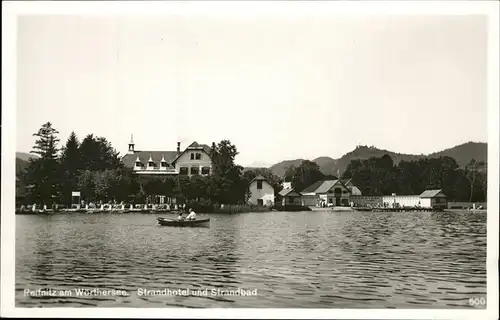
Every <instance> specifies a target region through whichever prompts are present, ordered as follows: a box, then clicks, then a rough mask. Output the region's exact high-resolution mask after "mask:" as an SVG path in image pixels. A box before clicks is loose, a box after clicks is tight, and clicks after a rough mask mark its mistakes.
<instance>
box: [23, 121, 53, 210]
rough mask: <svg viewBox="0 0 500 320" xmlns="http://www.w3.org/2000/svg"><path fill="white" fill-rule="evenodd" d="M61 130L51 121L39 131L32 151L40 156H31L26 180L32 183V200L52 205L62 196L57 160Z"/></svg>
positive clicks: (30, 197)
mask: <svg viewBox="0 0 500 320" xmlns="http://www.w3.org/2000/svg"><path fill="white" fill-rule="evenodd" d="M57 134H59V132H58V131H57V130H56V129H54V128H53V127H52V124H51V123H50V122H47V123H45V124H43V125H42V127H41V128H40V129H39V130H38V132H37V133H34V134H33V136H36V137H37V139H36V141H35V144H34V146H33V151H31V153H34V154H37V155H39V158H31V159H30V161H29V165H28V168H27V172H26V176H25V177H24V178H25V181H26V183H27V184H28V185H30V189H29V190H30V191H29V195H28V198H29V199H30V200H31V201H36V202H41V203H42V204H47V205H51V204H52V203H53V201H54V200H55V199H56V198H58V197H60V193H61V187H60V184H61V178H60V175H59V166H58V162H57V153H58V151H59V150H58V147H57V144H58V143H59V138H58V137H57Z"/></svg>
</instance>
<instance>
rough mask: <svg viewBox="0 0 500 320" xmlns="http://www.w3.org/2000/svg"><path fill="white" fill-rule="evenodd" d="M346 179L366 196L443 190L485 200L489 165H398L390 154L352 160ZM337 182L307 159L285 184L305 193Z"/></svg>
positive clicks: (444, 161) (446, 160)
mask: <svg viewBox="0 0 500 320" xmlns="http://www.w3.org/2000/svg"><path fill="white" fill-rule="evenodd" d="M341 178H343V179H351V178H352V180H353V183H354V184H355V185H356V186H357V187H358V188H360V190H361V191H362V193H363V195H367V196H376V195H389V194H392V193H396V194H402V195H416V194H421V193H422V192H423V191H425V190H427V189H442V190H443V191H444V193H445V194H446V195H447V197H448V199H450V200H454V201H473V202H482V201H486V196H487V192H486V190H487V172H486V164H485V163H484V162H481V161H475V160H472V161H471V162H470V163H469V164H468V165H467V166H465V168H464V169H462V168H460V166H459V165H458V164H457V162H456V161H455V159H453V158H451V157H440V158H423V159H418V160H415V161H405V160H401V161H399V163H398V165H395V164H394V162H393V160H392V158H391V157H390V156H389V155H387V154H386V155H383V156H382V157H371V158H369V159H366V160H352V161H351V162H350V163H349V164H348V166H347V169H346V170H345V171H344V173H343V175H342V177H341ZM327 179H336V177H332V176H325V175H324V174H322V173H321V171H320V168H319V166H318V165H317V164H316V163H315V162H312V161H308V160H304V161H302V163H301V164H300V166H298V167H295V166H291V167H290V168H288V170H287V171H286V174H285V181H289V182H291V183H292V186H293V187H294V188H295V189H296V190H298V191H302V190H304V189H305V188H307V187H308V186H310V185H312V184H313V183H315V182H317V181H321V180H327Z"/></svg>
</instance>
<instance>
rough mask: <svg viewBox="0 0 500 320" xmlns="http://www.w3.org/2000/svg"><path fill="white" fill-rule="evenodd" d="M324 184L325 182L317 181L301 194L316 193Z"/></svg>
mask: <svg viewBox="0 0 500 320" xmlns="http://www.w3.org/2000/svg"><path fill="white" fill-rule="evenodd" d="M322 184H323V181H316V182H315V183H313V184H311V185H310V186H309V187H307V188H305V189H304V190H302V191H301V192H300V193H309V192H315V191H316V189H318V187H319V186H320V185H322Z"/></svg>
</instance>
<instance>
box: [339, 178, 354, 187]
mask: <svg viewBox="0 0 500 320" xmlns="http://www.w3.org/2000/svg"><path fill="white" fill-rule="evenodd" d="M340 181H342V183H343V184H344V185H346V186H347V185H348V184H349V183H350V182H352V179H351V178H349V179H340Z"/></svg>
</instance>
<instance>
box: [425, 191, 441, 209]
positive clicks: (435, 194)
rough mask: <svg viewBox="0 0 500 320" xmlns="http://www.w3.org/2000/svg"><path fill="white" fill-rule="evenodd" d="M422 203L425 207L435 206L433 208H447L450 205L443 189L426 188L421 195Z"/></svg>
mask: <svg viewBox="0 0 500 320" xmlns="http://www.w3.org/2000/svg"><path fill="white" fill-rule="evenodd" d="M420 199H421V201H422V202H421V203H422V206H423V207H428V208H433V209H446V208H447V207H448V201H447V199H446V195H445V194H444V192H443V190H441V189H435V190H425V191H424V192H422V194H421V195H420Z"/></svg>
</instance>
